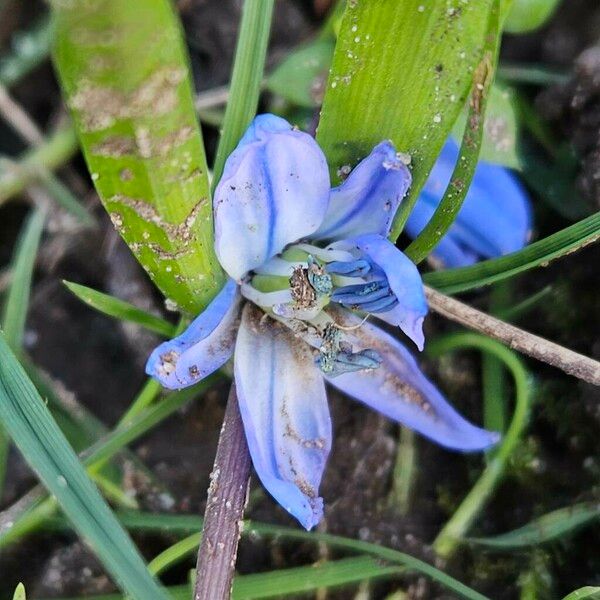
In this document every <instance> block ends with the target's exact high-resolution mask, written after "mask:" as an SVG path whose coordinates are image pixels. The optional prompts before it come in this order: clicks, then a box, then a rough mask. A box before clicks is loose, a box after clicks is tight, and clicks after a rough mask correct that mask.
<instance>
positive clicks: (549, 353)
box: [425, 286, 600, 385]
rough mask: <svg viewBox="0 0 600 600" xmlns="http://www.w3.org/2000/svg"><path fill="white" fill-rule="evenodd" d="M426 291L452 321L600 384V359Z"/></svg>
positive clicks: (430, 303)
mask: <svg viewBox="0 0 600 600" xmlns="http://www.w3.org/2000/svg"><path fill="white" fill-rule="evenodd" d="M425 294H426V296H427V300H428V301H429V306H430V308H432V309H433V310H434V311H435V312H437V313H439V314H440V315H443V316H444V317H446V318H448V319H450V320H451V321H455V322H457V323H460V324H461V325H464V326H465V327H468V328H469V329H473V330H475V331H479V332H481V333H484V334H485V335H488V336H490V337H492V338H495V339H497V340H500V341H501V342H504V343H505V344H507V345H508V346H510V347H511V348H513V349H514V350H517V351H518V352H522V353H523V354H528V355H529V356H532V357H533V358H537V359H538V360H541V361H542V362H545V363H547V364H549V365H552V366H553V367H557V368H558V369H561V370H562V371H564V372H565V373H568V374H569V375H573V376H574V377H578V378H579V379H583V380H584V381H587V382H588V383H593V384H594V385H600V362H598V361H596V360H594V359H592V358H589V357H587V356H584V355H583V354H578V353H577V352H573V350H569V349H568V348H564V347H563V346H559V345H558V344H555V343H554V342H550V341H548V340H545V339H544V338H541V337H539V336H537V335H534V334H533V333H529V332H527V331H524V330H523V329H519V328H518V327H515V326H514V325H509V324H508V323H505V322H504V321H501V320H500V319H496V318H495V317H492V316H490V315H488V314H486V313H484V312H481V311H479V310H477V309H475V308H472V307H470V306H468V305H467V304H463V303H462V302H459V301H458V300H455V299H454V298H450V297H449V296H445V295H444V294H441V293H440V292H437V291H436V290H434V289H432V288H430V287H427V286H426V287H425Z"/></svg>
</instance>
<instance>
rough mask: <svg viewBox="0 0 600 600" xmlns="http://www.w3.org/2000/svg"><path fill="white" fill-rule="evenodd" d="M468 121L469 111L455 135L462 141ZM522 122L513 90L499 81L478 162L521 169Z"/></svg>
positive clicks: (488, 110)
mask: <svg viewBox="0 0 600 600" xmlns="http://www.w3.org/2000/svg"><path fill="white" fill-rule="evenodd" d="M466 122H467V111H466V110H463V112H462V113H461V114H460V116H459V118H458V120H457V121H456V124H455V125H454V128H453V130H452V134H453V136H454V138H455V139H457V140H460V139H461V138H462V134H463V131H464V129H465V125H466ZM518 139H519V123H518V119H517V111H516V106H515V93H514V90H513V88H512V87H510V86H508V85H506V84H504V83H502V82H500V81H496V82H495V83H494V85H492V87H491V89H490V94H489V98H488V104H487V108H486V111H485V125H484V134H483V143H482V145H481V152H480V153H479V159H480V160H485V161H487V162H490V163H494V164H498V165H503V166H505V167H510V168H512V169H520V167H521V160H520V158H519V156H518V152H517V140H518Z"/></svg>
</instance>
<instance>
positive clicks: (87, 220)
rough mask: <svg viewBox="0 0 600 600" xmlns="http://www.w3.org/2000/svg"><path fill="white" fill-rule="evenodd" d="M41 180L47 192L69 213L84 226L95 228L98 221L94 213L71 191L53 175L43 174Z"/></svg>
mask: <svg viewBox="0 0 600 600" xmlns="http://www.w3.org/2000/svg"><path fill="white" fill-rule="evenodd" d="M40 178H41V179H42V181H43V183H44V187H45V188H46V191H47V192H48V193H49V194H50V195H51V196H52V197H53V198H54V200H56V203H57V204H58V205H59V206H62V208H64V209H65V210H66V211H67V212H69V213H71V214H72V215H73V216H74V217H76V218H77V219H78V220H79V222H80V223H81V224H82V225H85V226H86V227H93V226H94V225H96V220H95V219H94V217H93V216H92V213H91V212H90V211H89V210H88V209H87V208H86V207H85V206H84V205H83V204H82V203H81V202H79V200H78V199H77V198H76V197H75V196H74V195H73V193H72V192H71V190H70V189H69V188H68V187H67V186H66V185H65V184H64V183H63V182H62V181H61V180H60V179H59V178H58V177H57V176H56V175H54V174H53V173H49V172H46V173H43V172H42V173H41V174H40Z"/></svg>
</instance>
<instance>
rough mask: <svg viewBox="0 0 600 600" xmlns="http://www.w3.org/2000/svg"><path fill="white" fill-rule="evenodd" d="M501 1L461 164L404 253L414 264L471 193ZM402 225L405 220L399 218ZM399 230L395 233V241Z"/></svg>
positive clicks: (477, 76) (476, 83)
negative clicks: (435, 206)
mask: <svg viewBox="0 0 600 600" xmlns="http://www.w3.org/2000/svg"><path fill="white" fill-rule="evenodd" d="M499 10H500V9H499V0H494V2H493V4H492V7H491V9H490V13H489V19H488V26H487V33H486V40H487V41H486V43H485V45H484V48H483V54H482V58H481V61H480V62H479V64H478V65H477V68H476V69H475V72H474V75H473V86H472V91H471V96H470V100H469V113H468V116H467V122H466V125H465V129H464V134H463V136H462V143H461V146H460V152H459V156H460V158H459V160H458V162H457V163H456V166H455V167H454V170H453V172H452V177H451V179H450V182H449V183H448V187H447V188H446V191H445V192H444V195H443V196H442V199H441V200H440V203H439V205H438V207H437V208H436V209H435V212H434V213H433V215H432V217H431V219H430V220H429V222H428V223H427V225H426V226H425V227H424V229H423V231H421V233H419V235H418V236H417V237H416V239H415V240H413V241H412V242H411V243H410V244H409V245H408V247H407V248H406V250H405V254H406V255H407V256H408V257H409V258H410V259H412V260H413V262H414V263H415V264H418V263H420V262H421V261H422V260H424V259H425V258H427V256H428V255H429V253H430V252H431V251H432V250H433V249H434V248H435V247H436V246H437V245H438V243H439V242H440V240H441V239H442V238H443V237H444V236H445V235H446V232H447V231H448V229H450V227H451V226H452V223H454V220H455V219H456V216H457V215H458V213H459V211H460V209H461V207H462V205H463V202H464V200H465V198H466V196H467V192H468V191H469V187H470V185H471V181H472V180H473V176H474V175H475V168H476V167H477V162H478V160H479V151H480V149H481V143H482V140H483V132H484V125H485V109H486V106H487V102H488V96H489V94H490V87H491V84H492V80H493V79H494V70H495V67H496V62H497V60H498V47H499V44H500V25H499V14H498V13H499ZM399 221H400V222H401V221H402V216H400V217H399ZM400 231H401V230H399V229H395V230H393V231H392V237H394V239H395V238H396V237H397V236H398V235H399V234H400Z"/></svg>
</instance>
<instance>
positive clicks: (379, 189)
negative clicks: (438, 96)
mask: <svg viewBox="0 0 600 600" xmlns="http://www.w3.org/2000/svg"><path fill="white" fill-rule="evenodd" d="M410 181H411V177H410V172H409V171H408V169H407V168H406V165H405V164H404V163H403V162H402V160H401V159H400V158H399V156H398V155H397V153H396V150H395V148H394V147H393V145H392V144H391V143H390V142H382V143H381V144H378V145H377V146H376V147H375V148H374V149H373V151H372V152H371V154H369V156H367V157H366V158H365V159H364V160H363V161H362V162H361V163H360V164H359V165H358V166H356V168H355V169H354V170H353V171H352V172H351V173H350V175H349V177H348V178H347V179H346V180H345V181H344V182H343V183H342V184H341V185H340V186H339V187H336V188H333V189H330V182H329V171H328V168H327V163H326V160H325V156H324V155H323V153H322V151H321V149H320V148H319V146H318V145H317V143H316V142H315V140H314V139H313V138H312V137H311V136H309V135H307V134H306V133H303V132H301V131H298V130H295V129H294V128H292V126H291V125H290V124H289V123H288V122H287V121H285V120H284V119H281V118H279V117H276V116H273V115H260V116H258V117H256V119H255V120H254V121H253V123H252V124H251V125H250V127H249V129H248V131H247V132H246V134H245V135H244V137H243V138H242V139H241V141H240V143H239V145H238V147H237V148H236V150H235V151H234V152H233V153H232V154H231V156H230V157H229V158H228V160H227V162H226V165H225V169H224V173H223V177H222V179H221V181H220V182H219V185H218V187H217V189H216V192H215V196H214V217H215V248H216V252H217V256H218V258H219V261H220V263H221V265H222V266H223V268H224V269H225V271H226V272H227V273H228V275H229V276H230V279H229V281H228V282H227V283H226V285H225V286H224V287H223V289H222V290H221V292H220V293H219V294H218V295H217V297H216V298H215V299H214V300H213V301H212V303H211V304H210V305H209V306H208V307H207V308H206V310H205V311H204V312H203V313H202V314H201V315H200V316H198V317H197V318H196V319H195V320H194V321H193V322H192V324H191V325H190V326H189V328H188V329H187V330H186V331H185V332H184V333H183V334H182V335H180V336H179V337H177V338H175V339H173V340H170V341H167V342H164V343H163V344H161V345H160V346H158V348H156V350H155V351H154V352H153V353H152V355H151V356H150V359H149V360H148V364H147V367H146V370H147V372H148V374H149V375H151V376H153V377H155V378H156V379H158V380H159V381H160V382H161V383H162V384H163V385H164V386H165V387H167V388H170V389H179V388H183V387H186V386H189V385H192V384H194V383H196V382H198V381H199V380H200V379H202V378H204V377H206V376H207V375H209V374H210V373H212V372H213V371H215V370H216V369H218V368H219V367H221V366H222V365H223V364H224V363H225V362H226V361H228V360H229V358H230V357H231V356H232V355H233V356H234V376H235V383H236V389H237V395H238V401H239V405H240V411H241V414H242V419H243V422H244V429H245V432H246V437H247V440H248V447H249V449H250V454H251V456H252V461H253V463H254V467H255V469H256V472H257V474H258V476H259V477H260V479H261V481H262V483H263V485H264V486H265V488H266V489H267V490H268V491H269V492H270V493H271V494H272V495H273V497H274V498H275V499H276V500H277V501H278V502H279V503H280V504H281V505H282V506H283V507H284V508H285V509H286V510H287V511H288V512H290V513H291V514H292V515H294V517H296V518H297V519H298V520H299V521H300V523H302V525H304V527H306V528H307V529H310V528H311V527H313V526H314V525H316V524H317V523H318V522H319V520H320V518H321V516H322V514H323V501H322V499H321V498H320V497H319V491H318V490H319V484H320V482H321V477H322V475H323V471H324V469H325V465H326V462H327V457H328V455H329V451H330V448H331V437H332V433H331V421H330V416H329V408H328V405H327V397H326V393H325V382H328V383H330V384H331V385H333V386H334V387H337V388H338V389H340V390H342V391H343V392H345V393H347V394H348V395H349V396H352V397H353V398H355V399H357V400H359V401H361V402H363V403H365V404H367V405H368V406H370V407H372V408H374V409H375V410H378V411H380V412H381V413H383V414H385V415H387V416H388V417H390V418H391V419H394V420H396V421H398V422H400V423H403V424H404V425H406V426H408V427H411V428H413V429H415V430H416V431H418V432H420V433H422V434H423V435H425V436H427V437H429V438H431V439H432V440H434V441H436V442H437V443H439V444H442V445H444V446H446V447H448V448H453V449H457V450H462V451H470V450H482V449H485V448H487V447H489V446H490V445H492V444H493V443H495V442H496V441H497V439H498V436H497V434H495V433H491V432H488V431H485V430H483V429H480V428H478V427H475V426H474V425H472V424H470V423H469V422H468V421H466V420H465V419H463V418H462V417H461V416H460V415H459V414H458V413H457V412H456V411H455V410H454V409H453V408H452V407H451V406H450V405H449V404H448V402H447V401H446V400H445V399H444V398H443V397H442V395H441V394H440V392H439V391H438V390H437V389H436V388H435V387H434V386H433V385H432V384H431V383H430V382H429V381H428V380H427V379H426V378H425V376H424V375H423V374H422V373H421V371H420V370H419V368H418V366H417V364H416V362H415V360H414V359H413V358H412V356H411V354H410V353H409V352H408V351H407V350H406V349H405V348H404V346H403V345H402V344H401V343H400V342H398V341H397V340H396V339H395V338H394V337H392V336H391V335H389V334H387V333H385V332H384V331H383V330H381V329H379V328H378V327H376V326H375V325H373V324H371V323H366V322H364V319H363V318H362V316H356V315H355V314H353V312H352V311H359V312H360V313H361V315H369V314H372V315H374V316H375V317H377V318H379V319H381V320H383V321H385V322H387V323H389V324H392V325H395V326H398V327H399V328H400V329H401V330H402V331H404V333H406V335H408V336H409V337H410V338H411V339H412V340H413V341H414V342H415V343H416V345H417V346H418V347H419V348H422V347H423V333H422V323H423V319H424V317H425V314H426V313H427V304H426V301H425V297H424V293H423V286H422V282H421V278H420V275H419V273H418V271H417V269H416V267H415V265H414V264H413V263H412V262H411V261H410V260H409V259H408V258H407V257H406V256H405V255H404V254H402V253H401V252H400V251H399V250H397V249H396V248H395V246H394V245H393V244H392V243H391V242H389V241H388V240H387V235H388V233H389V230H390V226H391V222H392V219H393V217H394V214H395V212H396V209H397V208H398V206H399V204H400V202H401V200H402V198H403V197H404V195H405V194H406V191H407V189H408V187H409V185H410Z"/></svg>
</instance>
